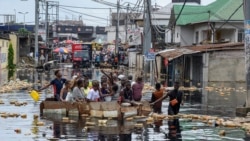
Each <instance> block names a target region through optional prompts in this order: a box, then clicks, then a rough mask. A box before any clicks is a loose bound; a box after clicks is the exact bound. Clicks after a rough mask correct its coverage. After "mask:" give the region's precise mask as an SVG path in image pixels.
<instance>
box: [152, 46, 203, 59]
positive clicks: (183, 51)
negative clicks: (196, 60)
mask: <svg viewBox="0 0 250 141" xmlns="http://www.w3.org/2000/svg"><path fill="white" fill-rule="evenodd" d="M198 52H200V51H195V50H191V49H187V48H179V49H165V50H162V51H159V52H158V53H157V54H159V55H161V56H162V57H165V58H168V60H169V61H170V60H173V59H175V58H178V57H180V56H182V55H187V54H194V53H198Z"/></svg>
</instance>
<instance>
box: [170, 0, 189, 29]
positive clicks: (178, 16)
mask: <svg viewBox="0 0 250 141" xmlns="http://www.w3.org/2000/svg"><path fill="white" fill-rule="evenodd" d="M186 3H187V0H185V1H184V3H183V5H182V7H181V10H180V13H179V14H178V15H177V18H176V19H175V21H174V23H173V25H172V26H171V28H172V27H173V26H175V25H176V22H177V21H178V19H179V18H180V16H181V13H182V11H183V9H184V7H185V5H186Z"/></svg>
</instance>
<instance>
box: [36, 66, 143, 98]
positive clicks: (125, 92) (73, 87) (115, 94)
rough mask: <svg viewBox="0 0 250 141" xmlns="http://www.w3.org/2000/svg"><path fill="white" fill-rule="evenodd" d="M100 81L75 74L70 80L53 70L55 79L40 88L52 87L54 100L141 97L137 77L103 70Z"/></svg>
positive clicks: (141, 87)
mask: <svg viewBox="0 0 250 141" xmlns="http://www.w3.org/2000/svg"><path fill="white" fill-rule="evenodd" d="M102 72H103V74H104V75H103V76H102V77H101V82H100V83H99V81H97V80H93V81H92V82H90V81H89V79H88V77H86V76H81V75H80V74H79V75H75V76H73V78H72V80H66V79H65V78H62V74H61V72H60V70H56V71H55V77H56V78H55V79H53V80H52V81H51V82H50V83H49V84H48V85H46V86H44V87H42V88H40V89H39V90H38V91H42V90H44V89H46V88H48V87H49V86H53V88H54V100H55V101H68V102H93V101H95V102H98V101H115V100H116V101H118V102H126V101H127V102H128V101H132V100H134V101H140V100H141V98H142V89H143V86H144V84H143V82H142V78H141V77H138V78H137V81H136V82H133V81H132V76H128V77H126V76H125V75H122V74H120V75H119V76H118V73H110V74H107V73H105V72H104V71H102Z"/></svg>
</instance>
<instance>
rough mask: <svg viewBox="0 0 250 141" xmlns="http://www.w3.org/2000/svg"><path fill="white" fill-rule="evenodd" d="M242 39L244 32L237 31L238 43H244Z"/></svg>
mask: <svg viewBox="0 0 250 141" xmlns="http://www.w3.org/2000/svg"><path fill="white" fill-rule="evenodd" d="M244 38H245V33H244V30H239V31H238V42H244Z"/></svg>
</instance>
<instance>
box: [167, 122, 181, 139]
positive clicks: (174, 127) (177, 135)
mask: <svg viewBox="0 0 250 141" xmlns="http://www.w3.org/2000/svg"><path fill="white" fill-rule="evenodd" d="M168 131H169V132H168V135H166V137H167V138H168V139H171V140H173V141H182V139H181V138H182V137H181V128H180V122H179V119H173V120H169V121H168Z"/></svg>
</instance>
